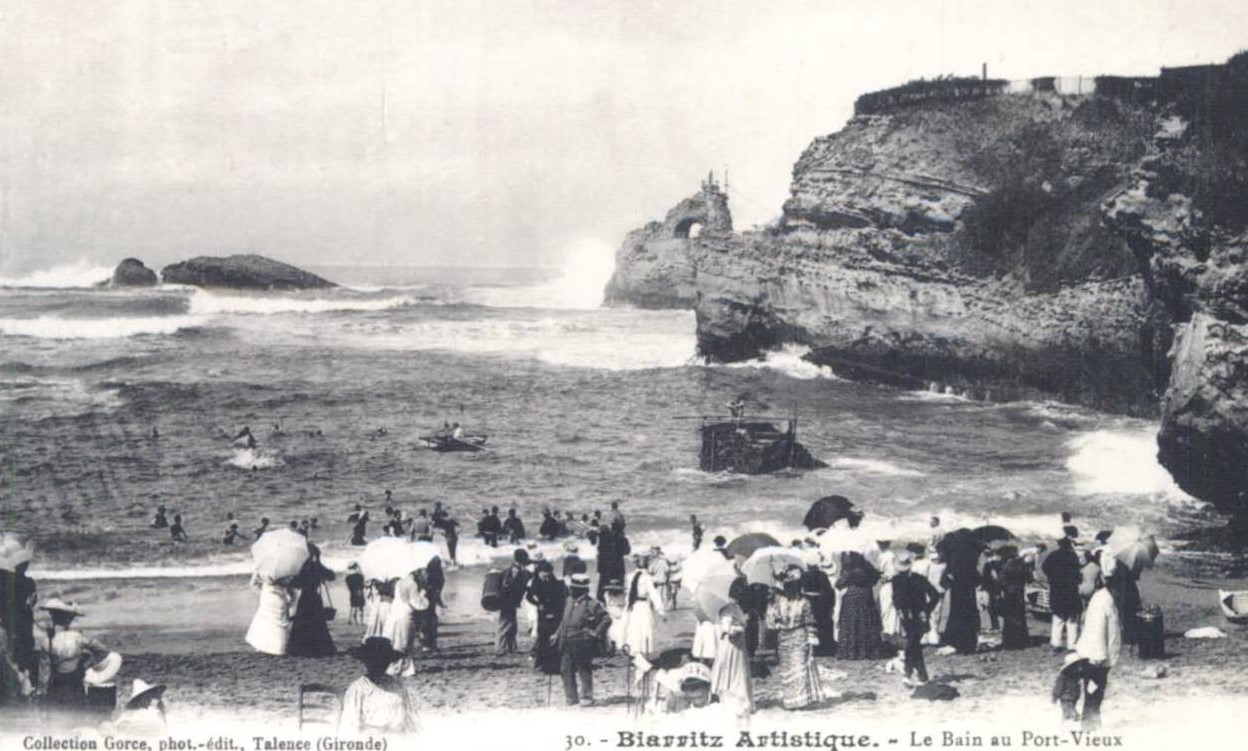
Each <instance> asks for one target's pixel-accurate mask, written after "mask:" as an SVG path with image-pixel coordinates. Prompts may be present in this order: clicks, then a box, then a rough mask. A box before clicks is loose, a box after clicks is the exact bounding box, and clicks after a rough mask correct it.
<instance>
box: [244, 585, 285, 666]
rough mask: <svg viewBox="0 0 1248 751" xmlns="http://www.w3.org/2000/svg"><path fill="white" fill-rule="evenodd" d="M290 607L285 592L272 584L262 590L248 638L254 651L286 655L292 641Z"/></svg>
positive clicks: (248, 630) (248, 631)
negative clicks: (288, 613)
mask: <svg viewBox="0 0 1248 751" xmlns="http://www.w3.org/2000/svg"><path fill="white" fill-rule="evenodd" d="M288 607H289V601H288V600H287V599H286V592H285V590H283V589H282V588H280V587H277V586H274V585H271V584H265V585H264V586H262V587H261V588H260V601H259V603H257V605H256V614H255V616H253V617H252V619H251V626H250V627H249V628H248V629H247V636H246V639H247V643H248V644H250V645H251V647H252V648H253V649H255V650H256V651H257V652H263V653H265V654H270V655H284V654H286V646H287V644H288V642H289V641H290V619H289V618H288V617H287V608H288Z"/></svg>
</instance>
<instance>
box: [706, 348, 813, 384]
mask: <svg viewBox="0 0 1248 751" xmlns="http://www.w3.org/2000/svg"><path fill="white" fill-rule="evenodd" d="M808 354H810V347H805V346H802V345H799V344H786V345H784V346H783V347H781V348H780V349H775V350H771V351H769V352H766V353H764V355H763V359H761V360H747V361H745V362H734V363H731V364H729V365H726V366H717V367H728V368H767V369H769V370H774V371H777V372H780V373H783V374H785V375H787V376H789V377H790V378H796V379H799V380H803V381H809V380H814V379H816V378H823V379H828V380H837V376H836V374H835V373H833V372H832V369H831V368H829V367H827V366H826V365H816V364H815V363H813V362H810V361H809V360H806V359H804V358H805V356H806V355H808Z"/></svg>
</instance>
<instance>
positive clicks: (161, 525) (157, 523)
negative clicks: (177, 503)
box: [148, 506, 169, 529]
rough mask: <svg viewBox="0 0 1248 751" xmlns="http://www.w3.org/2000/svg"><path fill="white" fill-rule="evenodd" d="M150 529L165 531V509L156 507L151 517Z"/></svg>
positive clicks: (166, 522) (166, 524)
mask: <svg viewBox="0 0 1248 751" xmlns="http://www.w3.org/2000/svg"><path fill="white" fill-rule="evenodd" d="M148 526H150V527H151V528H152V529H167V528H168V527H169V519H168V518H167V517H166V516H165V507H164V506H157V507H156V513H155V514H154V515H153V516H152V523H151V524H150V525H148Z"/></svg>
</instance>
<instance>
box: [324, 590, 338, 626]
mask: <svg viewBox="0 0 1248 751" xmlns="http://www.w3.org/2000/svg"><path fill="white" fill-rule="evenodd" d="M321 591H322V592H324V593H325V606H324V607H322V608H321V612H322V613H324V614H325V620H326V621H332V620H334V619H335V618H337V617H338V608H335V607H334V598H332V597H330V596H329V585H328V584H326V583H325V582H321Z"/></svg>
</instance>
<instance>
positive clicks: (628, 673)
mask: <svg viewBox="0 0 1248 751" xmlns="http://www.w3.org/2000/svg"><path fill="white" fill-rule="evenodd" d="M620 654H622V655H624V711H625V712H626V713H628V712H630V711H632V708H633V661H632V660H631V659H629V649H628V645H627V644H625V645H623V646H622V647H620Z"/></svg>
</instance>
